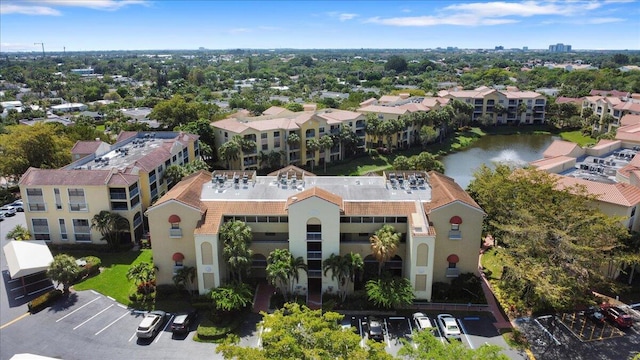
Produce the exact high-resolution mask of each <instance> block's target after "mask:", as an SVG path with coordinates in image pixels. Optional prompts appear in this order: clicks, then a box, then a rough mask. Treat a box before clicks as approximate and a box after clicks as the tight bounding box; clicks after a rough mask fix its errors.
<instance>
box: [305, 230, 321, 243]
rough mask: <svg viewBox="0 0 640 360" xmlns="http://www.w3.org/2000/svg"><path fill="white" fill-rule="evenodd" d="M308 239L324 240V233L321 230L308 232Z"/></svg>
mask: <svg viewBox="0 0 640 360" xmlns="http://www.w3.org/2000/svg"><path fill="white" fill-rule="evenodd" d="M307 241H322V233H319V232H308V233H307Z"/></svg>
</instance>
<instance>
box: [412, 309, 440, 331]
mask: <svg viewBox="0 0 640 360" xmlns="http://www.w3.org/2000/svg"><path fill="white" fill-rule="evenodd" d="M413 322H414V323H415V324H416V328H417V329H418V330H419V331H424V330H430V331H433V330H434V329H435V328H434V327H433V324H432V323H431V320H430V319H429V318H428V317H427V315H425V314H423V313H421V312H417V313H415V314H413Z"/></svg>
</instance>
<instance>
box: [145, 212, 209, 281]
mask: <svg viewBox="0 0 640 360" xmlns="http://www.w3.org/2000/svg"><path fill="white" fill-rule="evenodd" d="M147 214H148V217H149V224H153V226H151V229H150V235H151V245H152V248H153V262H154V264H155V265H156V266H157V267H158V274H157V280H156V281H157V283H158V284H173V275H175V270H176V269H175V268H174V267H175V265H176V264H175V262H174V261H173V258H172V257H173V254H174V253H177V252H179V253H182V254H183V255H184V260H183V262H182V264H183V266H191V267H196V266H197V257H196V249H195V247H194V234H193V232H194V230H195V229H196V226H197V224H198V221H200V219H201V217H202V216H201V214H200V211H199V210H197V209H194V208H192V207H189V206H185V205H183V204H181V203H178V202H175V201H169V202H166V203H164V204H162V205H160V206H158V207H154V208H153V211H149V212H148V213H147ZM174 214H175V215H178V216H179V217H180V220H181V221H180V229H181V230H182V236H181V237H171V236H170V233H169V230H170V229H171V223H169V222H168V219H169V217H170V216H171V215H174ZM198 270H199V269H198ZM198 284H200V282H198Z"/></svg>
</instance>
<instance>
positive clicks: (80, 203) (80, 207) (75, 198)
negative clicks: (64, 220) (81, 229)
mask: <svg viewBox="0 0 640 360" xmlns="http://www.w3.org/2000/svg"><path fill="white" fill-rule="evenodd" d="M67 191H68V193H69V211H83V212H84V211H89V206H88V205H87V203H86V201H85V198H84V189H69V190H67Z"/></svg>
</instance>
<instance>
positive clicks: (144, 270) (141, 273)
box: [127, 262, 156, 295]
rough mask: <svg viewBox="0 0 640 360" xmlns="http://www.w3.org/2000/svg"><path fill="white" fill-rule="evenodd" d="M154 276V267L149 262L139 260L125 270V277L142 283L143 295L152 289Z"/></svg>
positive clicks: (137, 283)
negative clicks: (139, 261)
mask: <svg viewBox="0 0 640 360" xmlns="http://www.w3.org/2000/svg"><path fill="white" fill-rule="evenodd" d="M155 278H156V268H155V266H153V264H151V263H147V262H141V263H138V264H135V265H133V266H132V267H130V268H129V271H127V279H128V280H133V281H134V282H135V283H136V285H142V289H143V291H144V295H148V294H150V293H151V291H152V290H153V286H152V284H153V281H154V280H155Z"/></svg>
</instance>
